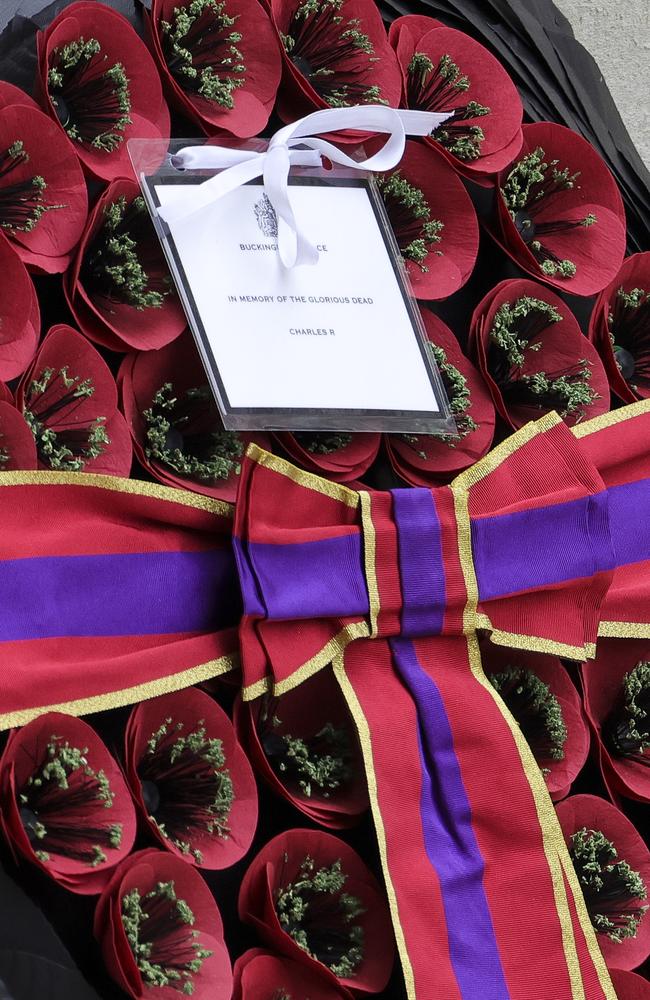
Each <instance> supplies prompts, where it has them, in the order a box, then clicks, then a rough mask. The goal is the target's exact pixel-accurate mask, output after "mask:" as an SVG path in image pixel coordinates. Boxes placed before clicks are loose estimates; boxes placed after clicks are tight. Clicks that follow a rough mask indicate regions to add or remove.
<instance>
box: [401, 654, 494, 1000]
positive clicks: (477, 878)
mask: <svg viewBox="0 0 650 1000" xmlns="http://www.w3.org/2000/svg"><path fill="white" fill-rule="evenodd" d="M390 645H391V649H392V652H393V661H394V664H395V666H396V668H397V670H398V673H399V675H400V677H401V679H402V681H403V683H404V684H405V686H406V687H407V689H408V690H409V692H410V694H411V696H412V698H413V701H414V702H415V705H416V708H417V716H418V744H419V751H420V763H421V767H422V794H421V799H420V813H421V816H422V830H423V834H424V843H425V848H426V852H427V857H428V859H429V862H430V864H431V867H432V868H433V870H434V871H435V873H436V875H437V877H438V881H439V883H440V891H441V894H442V901H443V906H444V909H445V917H446V923H447V927H446V930H447V936H448V939H449V954H450V958H451V964H452V967H453V970H454V973H455V975H456V980H457V983H458V987H459V989H460V992H461V995H462V997H463V1000H487V998H488V997H489V1000H508V998H509V996H510V994H509V992H508V988H507V986H506V982H505V977H504V974H503V969H502V967H501V960H500V958H499V949H498V946H497V942H496V937H495V934H494V927H493V925H492V917H491V915H490V910H489V906H488V902H487V897H486V895H485V889H484V887H483V876H484V871H485V866H484V862H483V858H482V856H481V853H480V851H479V847H478V844H477V842H476V837H475V836H474V830H473V828H472V811H471V807H470V804H469V800H468V797H467V792H466V791H465V786H464V784H463V779H462V776H461V773H460V767H459V765H458V760H457V758H456V753H455V750H454V743H453V737H452V733H451V727H450V725H449V719H448V718H447V713H446V711H445V707H444V704H443V701H442V698H441V696H440V692H439V691H438V688H437V687H436V685H435V683H434V681H433V680H432V678H431V677H430V676H429V675H428V674H427V673H426V672H425V671H424V670H423V669H422V667H421V666H420V664H419V662H418V659H417V655H416V652H415V649H414V647H413V643H411V642H409V641H408V640H405V639H391V640H390ZM431 933H432V934H439V933H440V928H435V927H432V928H431Z"/></svg>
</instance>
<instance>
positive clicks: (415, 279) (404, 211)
mask: <svg viewBox="0 0 650 1000" xmlns="http://www.w3.org/2000/svg"><path fill="white" fill-rule="evenodd" d="M378 184H379V190H380V192H381V195H382V198H383V201H384V205H385V207H386V211H387V214H388V218H389V219H390V223H391V226H392V228H393V232H394V233H395V238H396V240H397V245H398V246H399V249H400V252H401V254H402V258H403V260H404V263H405V264H406V270H407V273H408V276H409V279H410V282H411V288H412V289H413V294H414V295H415V297H416V298H418V299H444V298H446V297H447V296H448V295H452V294H453V293H454V292H456V291H458V289H459V288H460V287H461V286H462V285H464V284H465V282H466V281H467V279H468V278H469V276H470V274H471V273H472V270H473V268H474V264H475V263H476V254H477V253H478V222H477V219H476V213H475V211H474V206H473V205H472V202H471V199H470V197H469V195H468V194H467V192H466V190H465V187H464V185H463V183H462V181H460V180H459V178H458V176H457V175H456V173H455V171H454V170H453V169H452V168H451V167H450V166H449V164H448V163H447V161H446V160H445V158H444V157H443V156H442V155H441V154H440V153H439V152H438V150H437V149H436V148H435V147H433V146H427V145H424V144H422V143H418V142H407V143H406V151H405V153H404V156H403V157H402V159H401V160H400V164H399V167H398V169H397V170H394V171H393V172H392V173H390V174H384V175H383V176H381V177H379V178H378Z"/></svg>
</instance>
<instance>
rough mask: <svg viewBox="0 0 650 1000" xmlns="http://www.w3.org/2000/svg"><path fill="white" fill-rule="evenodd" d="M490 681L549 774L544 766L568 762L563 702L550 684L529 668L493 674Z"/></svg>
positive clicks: (537, 759)
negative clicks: (565, 749) (549, 763)
mask: <svg viewBox="0 0 650 1000" xmlns="http://www.w3.org/2000/svg"><path fill="white" fill-rule="evenodd" d="M488 680H489V681H490V683H491V684H492V687H493V688H495V689H496V690H497V691H498V692H499V694H500V695H501V697H502V698H503V700H504V701H505V703H506V705H507V706H508V708H509V709H510V711H511V713H512V715H513V716H514V719H515V722H516V723H517V725H518V726H519V728H520V729H521V731H522V733H523V735H524V738H525V739H526V742H527V743H528V745H529V746H530V748H531V750H532V751H533V754H534V755H535V760H536V761H537V763H538V764H539V766H540V769H541V770H542V772H543V773H545V774H548V772H549V768H547V767H544V763H545V762H547V761H558V760H564V745H565V743H566V741H567V737H568V732H567V728H566V724H565V722H564V717H563V715H562V706H561V705H560V702H559V701H558V699H557V698H556V696H555V695H554V694H553V692H552V691H551V689H550V687H549V685H548V684H546V683H545V682H544V681H543V680H541V678H540V677H538V676H537V674H535V673H534V672H533V671H532V670H528V669H527V668H525V667H508V668H507V669H506V670H504V671H501V672H500V673H497V674H490V675H489V676H488Z"/></svg>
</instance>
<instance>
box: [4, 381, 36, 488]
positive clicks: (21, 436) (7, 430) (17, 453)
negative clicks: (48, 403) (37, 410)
mask: <svg viewBox="0 0 650 1000" xmlns="http://www.w3.org/2000/svg"><path fill="white" fill-rule="evenodd" d="M0 389H2V386H1V384H0ZM36 464H37V460H36V442H35V441H34V435H33V434H32V432H31V430H30V428H29V426H28V425H27V423H26V422H25V418H24V417H23V416H22V414H20V413H19V412H18V410H17V409H16V407H15V406H14V405H13V404H12V403H8V402H5V401H3V399H2V396H1V393H0V472H10V471H11V470H13V469H35V468H36Z"/></svg>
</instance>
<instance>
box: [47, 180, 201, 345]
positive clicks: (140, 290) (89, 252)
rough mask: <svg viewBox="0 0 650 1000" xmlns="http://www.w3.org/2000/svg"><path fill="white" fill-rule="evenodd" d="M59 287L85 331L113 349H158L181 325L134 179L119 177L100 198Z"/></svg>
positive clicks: (181, 316)
mask: <svg viewBox="0 0 650 1000" xmlns="http://www.w3.org/2000/svg"><path fill="white" fill-rule="evenodd" d="M64 289H65V294H66V299H67V300H68V305H69V306H70V309H71V311H72V314H73V316H74V318H75V319H76V321H77V323H78V324H79V326H80V328H81V330H82V332H83V333H85V335H86V336H87V337H89V338H90V339H91V340H94V341H95V343H97V344H101V346H102V347H108V348H109V349H110V350H113V351H127V350H129V348H136V349H138V350H144V351H147V350H158V348H160V347H164V346H165V344H168V343H169V342H170V341H171V340H173V339H174V338H175V337H178V335H179V334H180V333H181V331H182V330H183V329H184V328H185V326H186V320H185V314H184V312H183V310H182V308H181V304H180V302H179V301H178V297H177V295H176V291H175V289H174V285H173V282H172V279H171V276H170V274H169V270H168V268H167V264H166V263H165V258H164V256H163V252H162V250H161V247H160V243H159V241H158V237H157V236H156V233H155V230H154V228H153V225H152V223H151V220H150V218H149V213H148V211H147V208H146V206H145V203H144V199H143V198H142V196H141V194H140V188H139V187H138V185H137V184H136V182H135V181H131V180H126V179H125V178H118V179H117V180H115V181H112V183H111V184H109V185H108V187H107V188H106V190H105V191H104V192H103V193H102V194H101V195H100V197H99V198H98V200H97V204H96V205H95V207H94V209H93V210H92V212H91V213H90V217H89V219H88V224H87V225H86V229H85V230H84V234H83V236H82V237H81V242H80V243H79V247H78V248H77V253H76V255H75V258H74V260H73V262H72V264H71V266H70V268H69V269H68V271H67V273H66V276H65V279H64Z"/></svg>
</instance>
